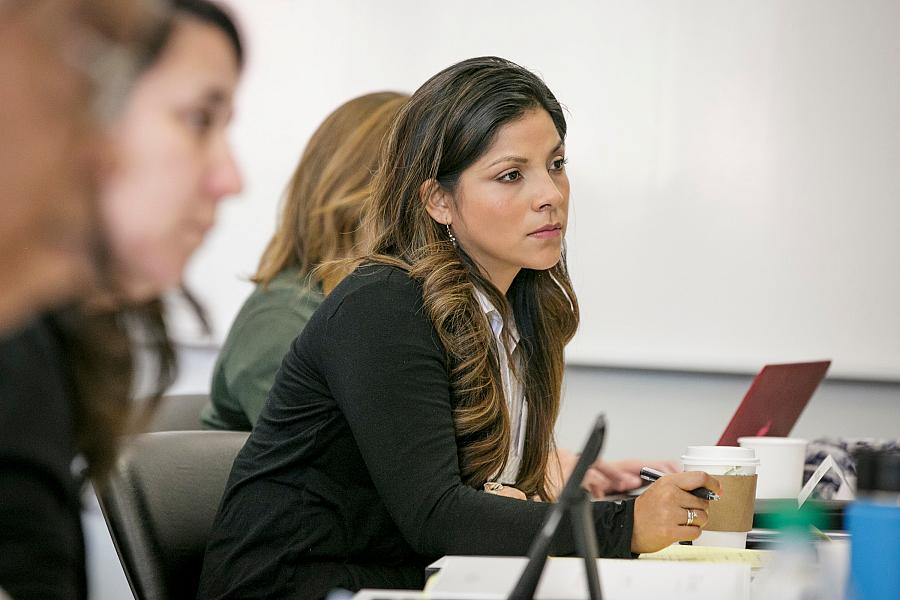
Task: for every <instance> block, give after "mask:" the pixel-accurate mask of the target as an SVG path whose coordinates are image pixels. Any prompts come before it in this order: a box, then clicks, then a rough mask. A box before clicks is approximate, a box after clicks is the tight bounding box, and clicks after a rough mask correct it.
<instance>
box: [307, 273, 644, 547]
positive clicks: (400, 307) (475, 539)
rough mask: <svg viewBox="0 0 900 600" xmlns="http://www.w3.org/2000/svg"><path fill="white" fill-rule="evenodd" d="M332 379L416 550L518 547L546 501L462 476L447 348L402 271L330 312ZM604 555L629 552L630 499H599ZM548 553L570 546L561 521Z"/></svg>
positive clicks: (328, 367)
mask: <svg viewBox="0 0 900 600" xmlns="http://www.w3.org/2000/svg"><path fill="white" fill-rule="evenodd" d="M326 340H327V341H326V342H325V343H324V344H323V349H324V356H323V357H322V358H323V359H324V360H323V361H322V362H323V364H324V365H325V367H324V371H325V376H326V378H327V381H328V385H329V387H330V389H331V391H332V393H333V394H334V397H335V399H336V401H337V403H338V405H339V407H340V409H341V411H342V412H343V414H344V416H345V418H346V419H347V421H348V423H349V425H350V429H351V431H352V433H353V436H354V438H355V440H356V443H357V445H358V447H359V450H360V452H361V454H362V457H363V459H364V461H365V463H366V467H367V468H368V471H369V473H370V475H371V477H372V480H373V482H374V485H375V487H376V490H377V492H378V494H379V496H380V497H381V499H382V501H383V502H384V504H385V506H386V507H387V510H388V512H389V513H390V515H391V517H392V519H393V520H394V521H395V523H396V524H397V526H398V527H399V529H400V531H401V533H402V535H403V536H404V538H405V539H406V541H407V543H409V544H410V546H411V547H412V548H413V550H414V551H415V552H416V553H418V554H421V555H424V556H440V555H445V554H484V555H522V554H525V553H526V552H527V550H528V547H529V545H530V543H531V540H532V539H533V538H534V536H535V534H536V533H537V531H538V530H539V528H540V526H541V523H542V521H543V519H544V516H545V515H546V513H547V511H548V510H549V508H550V505H548V504H545V503H540V502H525V501H520V500H515V499H511V498H505V497H501V496H497V495H491V494H485V493H483V492H481V491H479V490H475V489H473V488H471V487H469V486H467V485H465V484H463V483H462V480H461V478H460V471H459V462H458V455H457V446H456V438H455V435H454V426H453V418H452V413H451V402H450V386H449V380H448V374H447V367H446V363H445V360H444V355H443V351H442V349H441V346H440V344H439V343H438V342H437V339H436V333H435V331H434V328H433V327H432V325H431V324H430V322H429V320H428V319H427V317H426V316H425V315H424V313H423V309H422V306H421V292H419V290H418V288H417V285H416V284H415V283H414V282H413V281H412V280H410V279H409V278H408V277H407V276H406V275H405V274H404V273H402V272H401V271H398V270H395V271H394V272H392V273H391V274H390V275H389V276H388V277H387V278H377V279H373V283H372V285H368V286H364V287H363V288H361V289H360V290H357V292H356V293H353V294H349V295H348V296H347V297H345V298H344V299H343V301H342V303H341V304H340V306H338V307H337V308H336V309H335V310H334V312H333V313H332V314H331V315H330V317H329V319H328V322H327V326H326ZM593 510H594V521H595V525H596V529H597V534H598V542H599V547H600V553H601V555H602V556H609V557H630V556H631V553H630V546H631V531H632V519H633V510H634V507H633V503H632V502H622V503H612V502H596V503H594V504H593ZM551 552H552V553H553V554H570V553H572V552H574V541H573V537H572V534H571V525H570V524H569V523H568V522H564V523H562V525H561V527H560V534H559V535H558V536H557V539H556V541H555V544H554V545H553V547H552V548H551Z"/></svg>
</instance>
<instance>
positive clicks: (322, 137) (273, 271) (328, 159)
mask: <svg viewBox="0 0 900 600" xmlns="http://www.w3.org/2000/svg"><path fill="white" fill-rule="evenodd" d="M408 98H409V96H408V95H406V94H400V93H397V92H376V93H373V94H366V95H364V96H360V97H358V98H354V99H353V100H350V101H348V102H345V103H344V104H342V105H341V106H339V107H338V108H337V109H336V110H335V111H334V112H332V113H331V114H330V115H328V117H327V118H326V119H325V121H323V122H322V124H321V125H320V126H319V128H318V129H317V130H316V132H315V133H314V134H313V136H312V138H310V140H309V143H308V144H307V146H306V149H305V150H304V151H303V155H302V157H301V158H300V162H299V163H298V164H297V168H296V170H295V171H294V174H293V176H292V177H291V180H290V183H288V187H287V191H286V193H285V196H284V199H283V200H282V206H281V216H280V218H279V223H278V228H277V230H276V231H275V235H274V236H273V237H272V239H271V240H270V241H269V244H268V246H267V247H266V250H265V252H264V253H263V255H262V259H261V260H260V262H259V268H258V269H257V272H256V275H255V276H254V277H253V281H254V282H255V283H259V284H263V285H265V284H267V283H269V282H270V281H272V279H273V278H274V277H275V276H276V275H278V273H280V272H282V271H284V270H285V269H288V268H296V269H298V270H299V272H300V275H301V276H304V277H305V276H306V275H307V274H309V273H310V272H311V271H312V272H313V274H314V275H313V278H314V279H315V278H317V277H319V276H324V277H326V278H330V277H331V276H339V274H338V273H333V274H332V273H331V272H330V271H328V270H327V269H323V270H316V271H313V269H314V268H315V267H317V266H318V265H319V264H320V263H325V262H328V261H334V260H338V259H342V258H346V257H348V256H351V255H352V254H353V253H354V252H357V253H358V252H359V250H360V248H359V244H360V241H361V239H362V230H361V227H360V223H361V220H362V214H363V212H362V210H363V204H364V202H365V200H366V198H368V196H369V194H370V192H371V182H372V176H373V174H374V172H375V170H376V167H377V166H378V155H379V151H380V150H381V142H382V141H383V139H384V136H385V134H386V133H387V132H388V129H389V128H390V126H391V123H392V122H393V120H394V117H395V116H396V115H397V113H398V112H399V111H400V108H401V107H402V106H403V104H404V103H406V101H407V99H408Z"/></svg>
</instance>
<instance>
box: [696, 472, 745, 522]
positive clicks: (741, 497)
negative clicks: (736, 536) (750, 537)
mask: <svg viewBox="0 0 900 600" xmlns="http://www.w3.org/2000/svg"><path fill="white" fill-rule="evenodd" d="M713 477H715V478H716V479H718V480H719V483H721V484H722V493H721V494H720V496H721V500H714V501H712V502H710V503H709V523H707V525H706V527H704V529H706V530H708V531H734V532H742V531H750V529H751V528H752V527H753V508H754V501H755V500H756V475H713Z"/></svg>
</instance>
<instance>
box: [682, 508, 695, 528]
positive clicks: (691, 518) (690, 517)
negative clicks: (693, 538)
mask: <svg viewBox="0 0 900 600" xmlns="http://www.w3.org/2000/svg"><path fill="white" fill-rule="evenodd" d="M687 511H688V517H687V523H685V525H693V524H694V519H696V518H697V513H696V512H694V511H693V510H691V509H690V508H689V509H687Z"/></svg>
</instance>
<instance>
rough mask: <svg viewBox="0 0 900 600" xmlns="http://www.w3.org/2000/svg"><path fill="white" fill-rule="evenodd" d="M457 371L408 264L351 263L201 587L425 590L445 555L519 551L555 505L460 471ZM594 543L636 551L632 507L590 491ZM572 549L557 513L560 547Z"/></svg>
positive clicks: (308, 591)
mask: <svg viewBox="0 0 900 600" xmlns="http://www.w3.org/2000/svg"><path fill="white" fill-rule="evenodd" d="M452 404H453V399H452V395H451V391H450V386H449V380H448V370H447V364H446V359H445V355H444V352H443V350H442V347H441V345H440V343H439V342H438V340H437V336H436V333H435V330H434V327H433V326H432V324H431V322H430V321H429V319H428V318H427V316H426V315H425V314H424V311H423V308H422V290H421V287H420V286H419V285H418V284H417V283H416V282H414V281H413V280H412V279H410V278H409V276H408V275H407V274H406V273H405V272H404V271H402V270H400V269H397V268H394V267H387V266H381V265H369V266H364V267H361V268H360V269H357V271H356V272H354V273H353V274H352V275H351V276H349V277H347V278H346V279H345V280H344V281H343V282H342V283H341V284H340V285H339V286H338V287H337V288H336V289H335V290H334V291H333V292H332V293H331V294H330V295H329V296H328V298H327V299H326V300H325V302H324V303H323V304H322V306H321V307H320V308H319V310H318V311H317V312H316V313H315V315H313V317H312V319H311V320H310V322H309V323H308V324H307V326H306V328H305V329H304V330H303V332H302V334H301V335H300V337H298V338H297V339H296V340H295V341H294V343H293V344H292V346H291V348H290V350H289V351H288V354H287V355H286V356H285V358H284V360H283V362H282V364H281V369H280V370H279V371H278V374H277V376H276V378H275V383H274V385H273V387H272V389H271V391H270V392H269V397H268V400H267V402H266V406H265V408H264V409H263V412H262V414H261V416H260V419H259V422H258V423H257V425H256V427H255V428H254V429H253V432H252V433H251V435H250V438H249V439H248V441H247V444H246V445H245V446H244V448H243V449H242V450H241V452H240V453H239V454H238V457H237V459H236V460H235V463H234V466H233V468H232V471H231V476H230V478H229V481H228V485H227V488H226V491H225V495H224V498H223V500H222V504H221V506H220V508H219V513H218V515H217V517H216V521H215V525H214V527H213V533H212V537H211V540H210V542H209V545H208V547H207V551H206V558H205V561H204V567H203V576H202V578H201V586H200V594H199V598H202V599H212V598H266V597H272V598H274V597H278V598H288V597H290V598H320V597H322V596H324V595H325V594H326V593H327V592H328V591H329V590H330V589H332V588H335V587H343V588H347V589H351V590H357V589H360V588H362V587H375V588H385V587H397V588H404V587H410V588H411V587H420V586H421V585H422V584H423V567H424V565H425V564H427V563H428V562H429V561H430V560H432V559H434V558H436V557H440V556H442V555H445V554H475V555H524V554H525V553H526V552H527V550H528V547H529V544H530V543H531V540H532V538H533V537H534V536H535V534H536V532H537V531H538V530H539V528H540V525H541V523H542V521H543V519H544V516H545V515H546V514H547V511H548V510H549V508H550V505H548V504H545V503H540V502H523V501H519V500H514V499H510V498H504V497H500V496H496V495H490V494H485V493H483V492H482V491H479V490H476V489H473V488H471V487H469V486H467V485H464V484H463V483H462V481H461V480H460V471H459V462H458V455H457V446H456V437H455V435H454V427H453V418H452V414H451V407H452ZM593 510H594V521H595V524H596V530H597V534H598V538H599V545H600V553H601V555H602V556H608V557H630V556H631V553H630V546H631V531H632V520H633V510H634V505H633V503H631V502H622V503H612V502H596V503H594V504H593ZM573 551H574V541H573V539H572V536H571V533H570V527H569V526H568V524H567V523H564V524H563V526H562V527H561V535H559V536H558V538H557V540H556V543H555V545H554V547H553V548H552V552H553V553H554V554H569V553H572V552H573Z"/></svg>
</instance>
